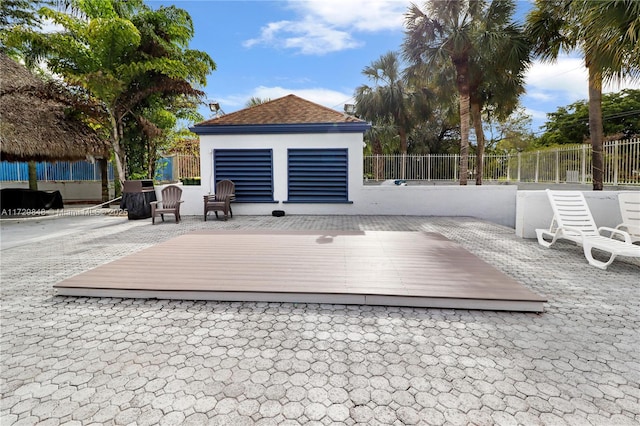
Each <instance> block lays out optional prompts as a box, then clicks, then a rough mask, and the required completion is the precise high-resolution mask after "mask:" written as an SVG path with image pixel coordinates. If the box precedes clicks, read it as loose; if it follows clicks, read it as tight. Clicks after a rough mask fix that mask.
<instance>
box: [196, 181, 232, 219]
mask: <svg viewBox="0 0 640 426" xmlns="http://www.w3.org/2000/svg"><path fill="white" fill-rule="evenodd" d="M235 192H236V185H235V184H234V183H233V182H232V181H230V180H228V179H225V180H221V181H219V182H218V183H216V193H215V194H213V195H205V196H204V221H205V222H206V221H207V213H208V212H211V211H212V212H214V213H215V214H216V219H218V212H222V213H224V220H227V218H228V217H233V210H231V202H232V201H233V200H235V197H236V194H235Z"/></svg>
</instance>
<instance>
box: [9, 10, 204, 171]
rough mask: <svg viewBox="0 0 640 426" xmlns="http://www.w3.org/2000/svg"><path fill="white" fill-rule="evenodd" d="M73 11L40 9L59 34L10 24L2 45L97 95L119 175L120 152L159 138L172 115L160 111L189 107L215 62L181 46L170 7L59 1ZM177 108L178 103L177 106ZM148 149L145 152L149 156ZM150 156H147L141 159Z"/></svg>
mask: <svg viewBox="0 0 640 426" xmlns="http://www.w3.org/2000/svg"><path fill="white" fill-rule="evenodd" d="M66 5H67V6H69V10H71V11H72V12H73V13H67V12H66V11H61V10H59V9H52V8H46V7H45V8H42V9H41V10H40V14H41V16H42V17H44V18H47V19H49V20H51V21H52V22H54V23H55V24H58V25H59V26H61V27H62V28H63V30H62V31H59V32H53V33H40V32H36V31H32V30H30V29H28V28H24V27H22V28H17V29H15V30H14V31H12V32H11V34H9V35H8V37H7V44H9V45H10V46H13V47H15V48H17V49H19V50H20V51H21V52H22V53H23V55H24V57H25V60H26V61H27V62H35V61H37V60H39V59H46V61H47V65H48V67H49V68H50V69H51V70H52V71H53V72H55V73H57V74H59V75H62V76H63V77H64V78H65V80H66V81H67V82H68V83H70V84H73V85H78V86H81V87H83V88H85V89H86V90H87V91H88V92H89V93H90V94H91V95H92V96H94V97H95V98H97V99H98V100H100V101H101V102H102V103H103V105H104V107H105V111H106V113H105V114H104V115H103V116H102V117H100V120H101V124H102V125H103V126H104V128H105V129H107V130H108V132H109V134H110V139H111V143H112V146H113V151H114V157H115V163H116V167H117V171H118V178H119V180H120V181H121V182H122V181H124V180H125V179H126V177H127V152H133V151H136V150H140V147H137V145H139V144H144V143H145V141H146V142H147V146H151V145H149V143H148V142H149V140H150V139H153V138H157V137H161V136H162V130H163V129H166V128H167V126H168V124H167V123H171V122H172V120H168V121H167V119H166V118H167V117H166V116H164V115H163V114H161V113H159V110H161V109H166V110H168V111H171V112H174V113H175V112H178V111H180V107H178V108H176V107H175V105H176V104H180V103H181V104H182V105H183V106H184V105H185V100H186V102H187V103H188V102H190V103H191V104H190V106H187V107H186V110H187V111H188V110H189V109H191V110H193V109H195V105H196V103H197V99H198V98H199V97H202V96H203V95H204V93H203V92H201V91H200V90H198V89H197V87H200V86H203V85H204V84H205V83H206V76H207V75H208V74H209V72H210V71H212V70H214V69H215V63H214V62H213V60H212V59H211V58H210V57H209V56H208V55H207V54H206V53H204V52H200V51H196V50H190V49H188V48H187V46H188V43H189V40H190V39H191V38H192V37H193V24H192V22H191V18H190V17H189V15H188V14H187V13H186V12H185V11H184V10H182V9H179V8H176V7H173V6H171V7H161V8H159V9H157V10H153V9H151V8H149V7H148V6H146V5H145V4H144V3H142V1H141V0H129V1H100V2H98V1H82V0H71V1H69V2H67V4H66ZM183 109H184V108H183ZM148 154H150V153H148ZM150 158H151V156H148V158H147V161H151V160H150Z"/></svg>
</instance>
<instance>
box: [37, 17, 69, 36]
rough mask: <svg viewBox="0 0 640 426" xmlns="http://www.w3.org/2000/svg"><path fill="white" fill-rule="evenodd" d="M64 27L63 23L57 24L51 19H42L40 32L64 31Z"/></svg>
mask: <svg viewBox="0 0 640 426" xmlns="http://www.w3.org/2000/svg"><path fill="white" fill-rule="evenodd" d="M64 29H65V28H64V27H63V26H62V25H60V24H56V23H55V22H53V21H52V20H51V19H44V20H43V21H42V26H41V28H40V32H43V33H45V34H49V33H59V32H62V31H64Z"/></svg>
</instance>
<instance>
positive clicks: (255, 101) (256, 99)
mask: <svg viewBox="0 0 640 426" xmlns="http://www.w3.org/2000/svg"><path fill="white" fill-rule="evenodd" d="M270 101H271V98H260V97H258V96H252V97H251V98H250V99H249V100H248V101H247V103H246V104H245V105H244V106H245V107H247V108H250V107H252V106H256V105H262V104H264V103H266V102H270Z"/></svg>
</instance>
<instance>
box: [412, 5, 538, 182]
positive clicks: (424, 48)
mask: <svg viewBox="0 0 640 426" xmlns="http://www.w3.org/2000/svg"><path fill="white" fill-rule="evenodd" d="M514 9H515V6H514V4H513V1H511V0H494V1H492V2H491V3H489V4H487V2H486V1H474V0H444V1H440V0H429V1H427V2H426V3H425V5H424V11H423V10H421V9H420V8H419V7H418V6H416V5H412V6H411V7H410V8H409V11H408V12H407V14H406V27H407V31H406V36H405V41H404V44H403V52H404V55H405V57H406V58H407V59H408V60H409V61H410V62H411V63H413V64H414V65H417V66H420V65H424V68H425V69H426V70H427V72H428V73H432V74H433V73H435V74H447V73H451V74H455V79H456V80H455V82H456V88H457V91H458V94H459V110H460V111H459V113H460V184H461V185H466V184H467V175H468V156H469V131H470V119H471V118H473V124H474V126H475V132H476V137H477V140H478V149H477V163H478V164H477V173H476V184H481V183H482V169H483V154H484V133H483V131H482V119H481V112H482V110H483V107H484V106H485V105H487V104H497V105H500V110H504V113H505V115H508V113H509V112H510V111H511V110H513V108H514V107H515V105H517V97H518V95H519V94H520V93H522V91H523V88H522V87H523V73H524V70H525V68H526V66H527V64H528V57H529V54H528V52H529V49H528V46H527V43H526V38H525V37H524V35H523V34H522V31H521V30H520V28H519V27H518V26H517V25H516V24H514V23H513V22H512V16H513V12H514Z"/></svg>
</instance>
